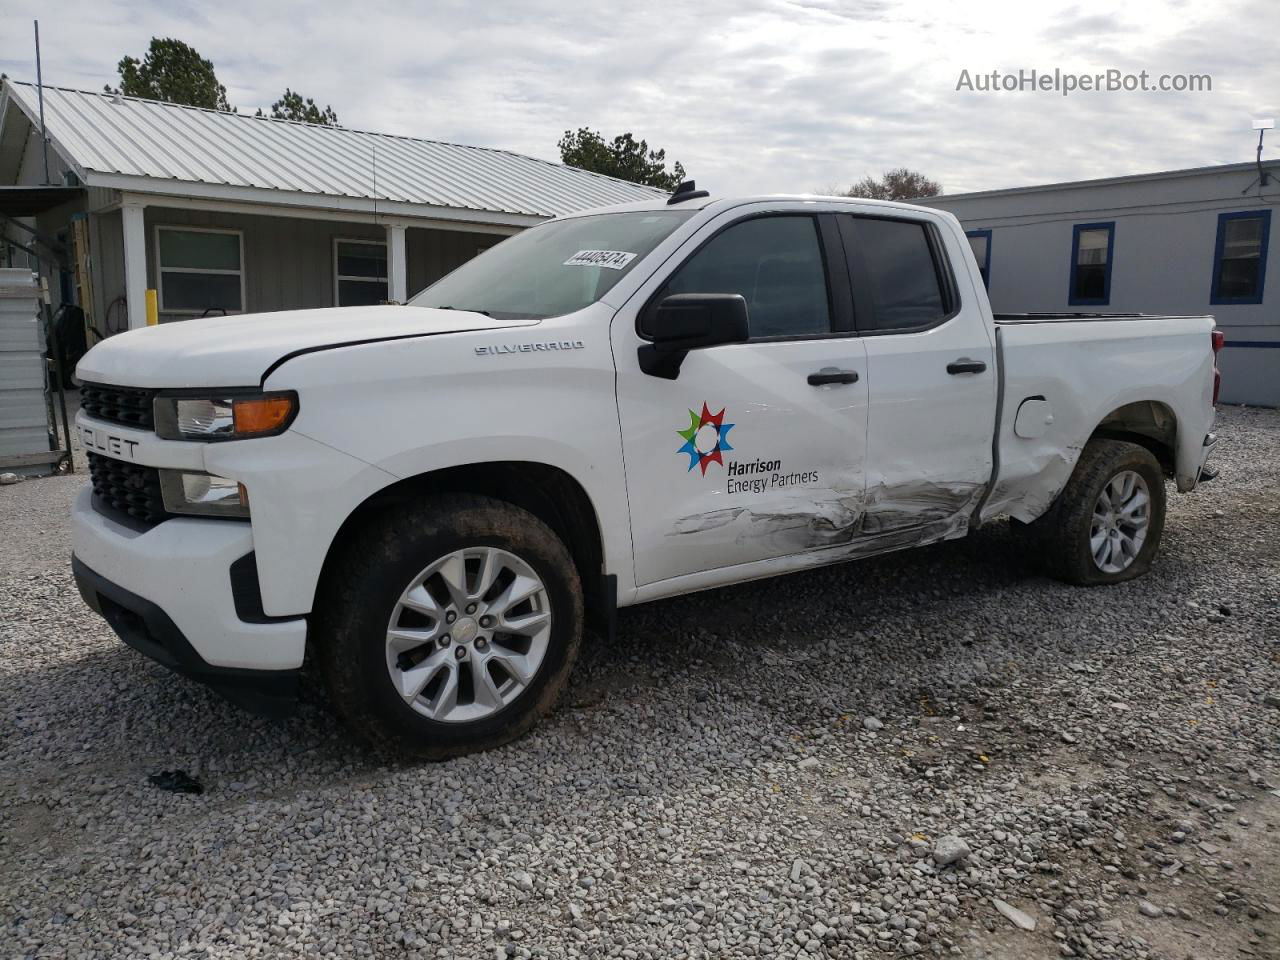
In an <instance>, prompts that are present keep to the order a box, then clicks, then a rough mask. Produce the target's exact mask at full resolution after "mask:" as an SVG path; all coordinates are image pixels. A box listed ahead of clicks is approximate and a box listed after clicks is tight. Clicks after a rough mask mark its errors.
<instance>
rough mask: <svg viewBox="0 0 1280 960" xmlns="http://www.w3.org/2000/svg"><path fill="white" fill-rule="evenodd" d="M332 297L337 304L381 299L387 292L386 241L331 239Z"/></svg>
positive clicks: (360, 304) (367, 303)
mask: <svg viewBox="0 0 1280 960" xmlns="http://www.w3.org/2000/svg"><path fill="white" fill-rule="evenodd" d="M333 282H334V290H333V299H334V303H336V304H337V305H338V306H340V307H367V306H371V305H373V304H376V303H381V302H382V301H383V300H386V299H387V297H388V296H389V295H388V293H387V245H386V244H385V243H383V242H382V241H381V240H335V241H333Z"/></svg>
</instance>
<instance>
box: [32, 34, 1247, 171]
mask: <svg viewBox="0 0 1280 960" xmlns="http://www.w3.org/2000/svg"><path fill="white" fill-rule="evenodd" d="M32 23H34V24H35V28H36V97H37V99H39V101H40V149H41V150H42V151H43V153H44V182H45V185H46V186H47V185H48V183H49V137H48V135H47V134H46V133H45V132H44V77H43V74H41V72H40V21H39V20H33V21H32ZM1258 149H1259V150H1261V149H1262V148H1261V147H1259V148H1258Z"/></svg>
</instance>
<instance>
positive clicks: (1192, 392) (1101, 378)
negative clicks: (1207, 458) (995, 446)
mask: <svg viewBox="0 0 1280 960" xmlns="http://www.w3.org/2000/svg"><path fill="white" fill-rule="evenodd" d="M1212 329H1213V319H1212V318H1211V317H1151V318H1142V319H1124V320H1113V321H1106V320H1091V321H1089V322H1087V323H1071V322H1055V323H1018V324H1009V325H1005V326H1002V328H1001V336H1002V338H1003V352H1004V368H1003V375H1004V378H1005V392H1004V402H1003V410H1002V414H1001V429H1000V438H999V445H1000V469H999V474H998V476H997V478H996V483H995V487H994V489H993V490H992V493H991V496H990V497H989V498H988V499H987V501H986V503H985V504H984V505H983V507H982V512H981V519H982V520H984V521H985V520H989V519H994V518H996V517H1000V516H1011V517H1015V518H1017V519H1018V520H1022V521H1027V522H1029V521H1031V520H1034V519H1035V518H1036V517H1038V516H1040V515H1041V514H1043V513H1044V512H1045V511H1046V510H1048V509H1049V507H1050V506H1051V505H1052V504H1053V501H1054V500H1055V499H1057V496H1058V494H1059V493H1060V492H1061V491H1062V488H1063V487H1064V486H1066V483H1067V480H1069V479H1070V477H1071V472H1072V470H1073V469H1074V468H1075V464H1076V461H1077V460H1078V459H1079V457H1080V452H1081V451H1082V450H1083V449H1084V446H1085V444H1086V443H1087V442H1088V441H1089V437H1090V436H1091V435H1092V434H1093V433H1094V431H1095V430H1097V429H1098V427H1099V425H1100V424H1102V423H1103V421H1104V420H1106V418H1107V417H1108V415H1109V414H1111V413H1112V412H1113V411H1116V410H1119V409H1120V408H1122V407H1125V406H1126V405H1128V404H1133V403H1137V404H1155V405H1159V406H1160V407H1162V408H1167V409H1168V411H1169V412H1170V413H1171V414H1172V416H1173V417H1174V419H1175V420H1176V428H1175V432H1174V443H1175V450H1176V470H1175V473H1176V476H1175V479H1176V482H1177V485H1178V488H1179V489H1180V490H1188V489H1190V488H1191V487H1193V486H1194V485H1195V481H1196V479H1197V477H1198V476H1199V472H1200V466H1201V464H1202V463H1203V460H1204V452H1203V443H1204V437H1205V434H1207V433H1208V432H1209V430H1210V429H1211V428H1212V425H1213V354H1212V352H1211V350H1210V348H1209V332H1210V331H1211V330H1212ZM1037 396H1038V397H1044V398H1045V400H1046V401H1048V403H1049V405H1050V407H1051V408H1052V418H1053V419H1052V422H1051V423H1049V424H1048V425H1047V428H1046V429H1045V430H1044V432H1043V433H1042V434H1041V435H1040V436H1037V437H1031V438H1028V437H1019V436H1018V435H1017V434H1016V433H1015V430H1014V425H1015V422H1016V419H1017V413H1018V408H1019V406H1020V405H1021V404H1022V402H1023V401H1024V400H1026V399H1027V398H1029V397H1037ZM1115 426H1117V427H1120V428H1123V423H1122V422H1119V423H1116V424H1115Z"/></svg>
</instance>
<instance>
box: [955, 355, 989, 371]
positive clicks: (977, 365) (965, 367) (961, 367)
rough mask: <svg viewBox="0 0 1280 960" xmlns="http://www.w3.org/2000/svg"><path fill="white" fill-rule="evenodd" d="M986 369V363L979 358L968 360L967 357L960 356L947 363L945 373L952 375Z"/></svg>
mask: <svg viewBox="0 0 1280 960" xmlns="http://www.w3.org/2000/svg"><path fill="white" fill-rule="evenodd" d="M986 369H987V365H986V364H985V363H983V362H982V361H981V360H970V359H969V358H968V357H961V358H960V359H959V360H952V361H951V362H950V363H948V364H947V373H949V374H951V375H952V376H955V375H956V374H957V373H982V371H984V370H986Z"/></svg>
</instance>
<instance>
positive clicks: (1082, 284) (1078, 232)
mask: <svg viewBox="0 0 1280 960" xmlns="http://www.w3.org/2000/svg"><path fill="white" fill-rule="evenodd" d="M1115 245H1116V222H1115V221H1114V220H1111V221H1109V222H1107V223H1077V224H1076V225H1075V227H1074V228H1073V229H1072V231H1071V289H1070V290H1069V291H1068V294H1067V303H1069V304H1070V305H1071V306H1073V307H1104V306H1106V305H1107V304H1109V303H1110V302H1111V261H1112V258H1113V256H1114V254H1115Z"/></svg>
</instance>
